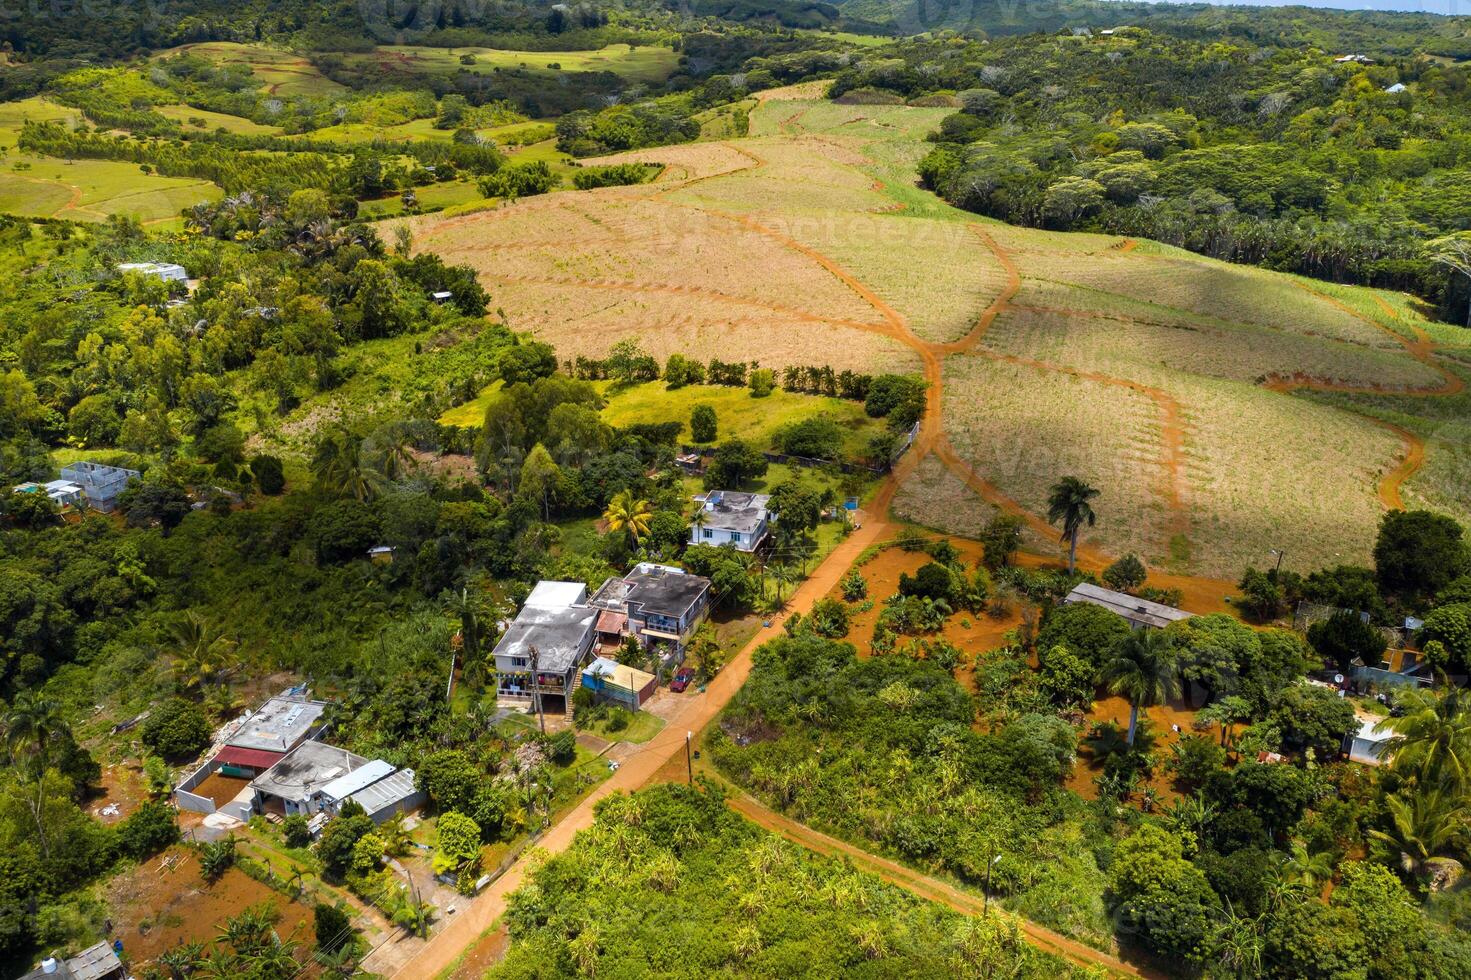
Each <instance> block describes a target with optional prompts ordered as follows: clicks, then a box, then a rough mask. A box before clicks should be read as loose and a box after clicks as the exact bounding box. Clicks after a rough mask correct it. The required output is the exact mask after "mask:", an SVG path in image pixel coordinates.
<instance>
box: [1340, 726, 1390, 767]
mask: <svg viewBox="0 0 1471 980" xmlns="http://www.w3.org/2000/svg"><path fill="white" fill-rule="evenodd" d="M1392 738H1394V732H1392V731H1390V729H1389V719H1388V718H1360V719H1359V730H1358V732H1357V733H1355V734H1354V735H1353V736H1352V737H1351V738H1349V739H1348V740H1347V741H1348V743H1349V746H1348V757H1349V758H1350V759H1352V760H1353V761H1354V762H1362V763H1363V764H1364V765H1366V766H1377V765H1379V764H1380V763H1381V762H1387V761H1389V760H1387V759H1385V758H1384V749H1385V746H1386V745H1387V744H1388V743H1389V740H1390V739H1392Z"/></svg>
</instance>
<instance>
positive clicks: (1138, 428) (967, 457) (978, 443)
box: [916, 356, 1173, 565]
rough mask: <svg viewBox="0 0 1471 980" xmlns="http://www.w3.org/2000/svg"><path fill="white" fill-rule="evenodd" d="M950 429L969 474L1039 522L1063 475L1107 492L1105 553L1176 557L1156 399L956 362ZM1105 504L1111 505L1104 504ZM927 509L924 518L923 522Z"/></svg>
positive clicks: (974, 361) (993, 364) (970, 360)
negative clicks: (1171, 546)
mask: <svg viewBox="0 0 1471 980" xmlns="http://www.w3.org/2000/svg"><path fill="white" fill-rule="evenodd" d="M945 382H946V383H945V407H944V408H945V416H946V428H947V433H948V436H949V440H950V443H951V445H952V446H953V447H954V449H955V453H956V455H958V456H959V457H960V458H961V459H962V460H963V461H964V462H965V463H966V464H967V465H969V466H970V467H971V468H972V469H974V470H976V471H977V472H979V473H981V474H984V475H985V476H986V479H988V480H989V481H991V482H992V483H994V484H996V486H997V487H999V488H1000V489H1001V491H1002V492H1004V493H1006V494H1007V495H1008V496H1010V497H1012V498H1014V499H1015V500H1017V501H1018V502H1020V503H1021V504H1022V506H1023V507H1025V508H1027V509H1028V510H1031V511H1033V512H1034V513H1040V512H1043V511H1045V510H1046V509H1047V508H1046V499H1047V489H1048V487H1050V486H1051V485H1052V484H1053V483H1054V482H1056V480H1057V478H1058V475H1059V474H1069V473H1070V474H1076V475H1078V476H1080V477H1082V478H1083V479H1085V480H1087V481H1088V482H1089V483H1090V484H1092V485H1093V486H1094V487H1097V488H1098V490H1099V491H1100V498H1099V502H1098V506H1097V507H1096V509H1097V510H1098V511H1099V512H1100V514H1101V515H1102V519H1101V520H1100V521H1099V524H1098V526H1097V528H1095V529H1094V530H1093V531H1091V532H1090V537H1094V538H1096V539H1097V540H1098V541H1099V542H1100V543H1101V544H1102V545H1103V546H1104V547H1106V548H1108V549H1110V550H1113V551H1117V552H1119V553H1123V552H1124V551H1137V552H1138V553H1139V554H1140V555H1141V556H1143V557H1144V558H1145V561H1146V562H1148V563H1149V564H1151V565H1162V564H1164V563H1165V562H1166V560H1167V558H1168V554H1169V552H1168V548H1169V533H1168V530H1167V529H1168V528H1169V527H1170V526H1171V522H1172V520H1173V515H1172V514H1170V513H1169V509H1170V508H1169V502H1168V499H1167V496H1166V493H1165V487H1166V485H1167V483H1168V477H1169V475H1168V474H1167V473H1166V471H1165V466H1164V464H1163V462H1162V461H1161V458H1160V449H1159V446H1160V418H1159V413H1158V411H1157V410H1156V407H1155V404H1154V402H1153V401H1151V400H1150V399H1149V398H1148V397H1146V396H1144V395H1142V394H1139V393H1137V392H1134V391H1131V390H1128V389H1127V388H1121V387H1118V386H1114V385H1108V384H1101V383H1098V382H1096V381H1092V380H1087V379H1082V378H1076V377H1072V376H1069V375H1066V374H1060V373H1056V372H1050V371H1041V370H1037V369H1036V368H1033V367H1029V366H1024V365H1018V364H1008V363H1004V362H997V361H994V360H990V359H984V358H980V357H969V356H962V357H955V358H951V359H950V361H948V362H947V363H946V379H945ZM1105 502H1106V503H1105ZM925 513H926V512H925V511H924V510H923V509H921V510H920V511H919V512H918V513H917V514H916V516H918V517H920V519H922V520H924V523H926V524H931V523H934V521H933V520H930V519H925V516H924V515H925Z"/></svg>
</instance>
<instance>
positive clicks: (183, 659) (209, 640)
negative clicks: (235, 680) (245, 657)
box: [169, 610, 235, 691]
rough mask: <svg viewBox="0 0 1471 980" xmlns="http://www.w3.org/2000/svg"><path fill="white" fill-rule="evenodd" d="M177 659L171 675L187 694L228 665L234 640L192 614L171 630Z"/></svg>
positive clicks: (210, 623) (202, 618) (170, 634)
mask: <svg viewBox="0 0 1471 980" xmlns="http://www.w3.org/2000/svg"><path fill="white" fill-rule="evenodd" d="M169 636H170V639H171V640H172V643H171V644H170V646H171V647H172V650H173V655H174V659H173V661H172V662H171V663H170V664H169V673H170V674H172V675H173V678H174V680H176V681H178V682H179V684H180V686H181V687H183V688H184V690H186V691H191V690H194V689H195V688H199V687H203V686H204V685H206V684H208V683H210V682H211V681H213V680H214V679H215V678H216V677H217V676H218V675H219V674H220V673H221V672H222V671H224V669H225V668H226V667H228V666H229V661H230V654H231V653H232V652H233V651H234V649H235V641H234V640H232V639H230V638H229V637H227V636H226V635H225V631H224V630H223V629H221V628H220V627H219V626H218V625H217V624H215V623H212V622H210V621H209V620H207V619H205V618H204V617H203V616H201V615H199V613H197V612H194V611H192V610H191V611H189V612H186V613H185V614H184V618H183V619H182V620H179V621H178V622H176V623H174V624H173V625H171V626H170V627H169Z"/></svg>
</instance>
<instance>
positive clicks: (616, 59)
mask: <svg viewBox="0 0 1471 980" xmlns="http://www.w3.org/2000/svg"><path fill="white" fill-rule="evenodd" d="M465 58H469V59H471V60H470V61H468V62H466V61H465V60H463V59H465ZM344 60H345V61H346V62H347V63H349V64H358V65H362V64H369V65H372V66H373V67H375V68H377V69H379V70H381V71H383V72H385V73H388V74H416V75H428V74H448V75H452V74H456V73H457V72H460V71H469V72H474V73H477V74H484V73H488V72H494V71H499V70H501V69H507V68H520V69H524V70H530V71H537V72H546V73H547V74H549V75H550V74H553V73H555V72H612V73H613V74H615V75H617V76H619V77H620V78H624V79H627V80H628V81H631V82H662V81H663V80H664V79H666V78H668V77H669V75H670V74H671V73H672V72H673V71H674V68H675V66H676V65H677V64H678V61H679V56H678V55H677V54H676V53H675V52H674V50H673V49H672V48H667V47H660V46H657V45H640V46H638V47H630V46H629V45H627V44H610V45H608V46H607V47H604V48H599V49H598V50H596V51H512V50H502V49H498V48H479V47H465V48H430V47H422V46H419V45H412V44H390V45H384V46H382V47H378V48H375V49H373V50H372V51H370V52H364V53H360V54H349V55H345V56H344Z"/></svg>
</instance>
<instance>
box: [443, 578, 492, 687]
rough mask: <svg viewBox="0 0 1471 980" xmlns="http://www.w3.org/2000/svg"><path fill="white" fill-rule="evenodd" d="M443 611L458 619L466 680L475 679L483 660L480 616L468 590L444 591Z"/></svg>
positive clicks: (477, 677) (481, 670) (481, 667)
mask: <svg viewBox="0 0 1471 980" xmlns="http://www.w3.org/2000/svg"><path fill="white" fill-rule="evenodd" d="M444 606H445V612H447V613H449V614H450V615H451V616H454V617H455V618H456V619H458V620H459V621H460V652H461V653H463V654H464V655H465V674H466V680H469V681H476V680H479V679H480V675H481V673H483V670H484V666H485V661H484V660H483V659H482V658H481V656H480V617H479V616H478V615H477V610H476V608H475V599H474V597H473V596H471V595H470V590H469V589H466V588H461V589H460V591H458V592H447V593H445V602H444Z"/></svg>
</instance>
